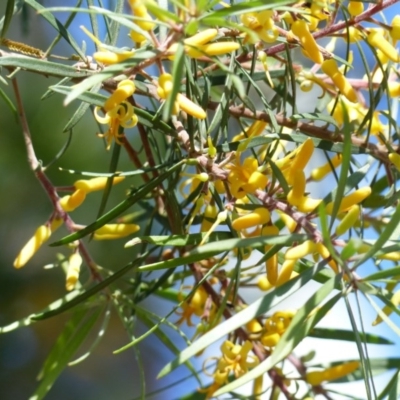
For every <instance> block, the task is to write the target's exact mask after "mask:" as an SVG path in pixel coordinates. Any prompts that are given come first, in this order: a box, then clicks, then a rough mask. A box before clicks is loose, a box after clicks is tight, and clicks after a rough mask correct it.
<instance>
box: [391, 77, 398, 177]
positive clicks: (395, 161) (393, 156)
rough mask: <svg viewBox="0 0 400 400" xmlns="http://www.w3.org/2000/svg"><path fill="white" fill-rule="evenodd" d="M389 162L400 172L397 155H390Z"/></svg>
mask: <svg viewBox="0 0 400 400" xmlns="http://www.w3.org/2000/svg"><path fill="white" fill-rule="evenodd" d="M399 87H400V85H399ZM389 160H390V162H391V163H392V164H393V165H394V166H395V167H396V168H397V170H398V171H400V155H399V154H397V153H390V154H389Z"/></svg>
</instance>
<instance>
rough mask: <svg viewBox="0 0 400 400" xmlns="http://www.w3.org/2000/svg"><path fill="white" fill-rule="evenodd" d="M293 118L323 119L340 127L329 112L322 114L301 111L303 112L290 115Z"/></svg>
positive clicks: (296, 119) (297, 119)
mask: <svg viewBox="0 0 400 400" xmlns="http://www.w3.org/2000/svg"><path fill="white" fill-rule="evenodd" d="M290 118H291V119H294V120H295V121H299V120H301V119H306V120H308V121H323V122H327V123H328V124H332V125H333V126H335V127H336V128H339V126H338V124H337V122H336V121H335V119H334V118H333V117H331V116H330V115H327V114H322V113H317V112H314V113H301V114H295V115H291V116H290Z"/></svg>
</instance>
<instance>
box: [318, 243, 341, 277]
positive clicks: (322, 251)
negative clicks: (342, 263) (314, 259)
mask: <svg viewBox="0 0 400 400" xmlns="http://www.w3.org/2000/svg"><path fill="white" fill-rule="evenodd" d="M317 252H318V253H319V254H320V256H321V257H322V258H323V259H325V260H326V259H329V258H330V257H331V254H330V253H329V250H328V249H327V248H326V247H325V246H324V245H323V244H322V243H318V244H317ZM328 265H329V266H330V267H331V268H332V269H333V272H335V274H337V273H338V272H339V270H338V266H337V264H336V261H335V260H333V259H332V258H331V259H330V260H329V261H328Z"/></svg>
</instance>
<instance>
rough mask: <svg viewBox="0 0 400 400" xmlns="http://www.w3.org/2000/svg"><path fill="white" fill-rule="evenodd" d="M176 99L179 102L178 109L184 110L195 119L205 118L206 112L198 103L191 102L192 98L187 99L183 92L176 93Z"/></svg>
mask: <svg viewBox="0 0 400 400" xmlns="http://www.w3.org/2000/svg"><path fill="white" fill-rule="evenodd" d="M176 101H177V103H178V104H179V107H180V109H181V110H182V111H185V113H186V114H189V115H191V116H192V117H195V118H197V119H205V118H206V117H207V113H206V112H205V111H204V110H203V109H202V108H201V107H200V106H199V105H197V104H195V103H193V101H192V100H189V99H188V98H187V97H186V96H184V95H183V94H181V93H178V95H177V96H176Z"/></svg>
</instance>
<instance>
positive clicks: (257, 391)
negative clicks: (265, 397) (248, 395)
mask: <svg viewBox="0 0 400 400" xmlns="http://www.w3.org/2000/svg"><path fill="white" fill-rule="evenodd" d="M263 382H264V377H263V375H261V376H259V377H258V378H256V379H254V382H253V396H252V398H254V400H260V399H261V397H259V396H261V394H262V393H263Z"/></svg>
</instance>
